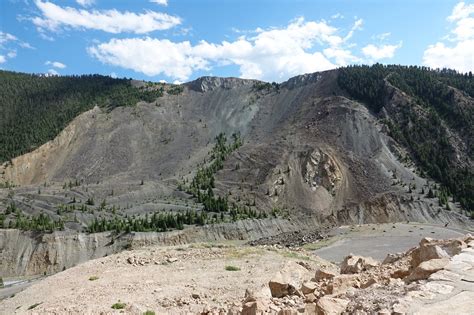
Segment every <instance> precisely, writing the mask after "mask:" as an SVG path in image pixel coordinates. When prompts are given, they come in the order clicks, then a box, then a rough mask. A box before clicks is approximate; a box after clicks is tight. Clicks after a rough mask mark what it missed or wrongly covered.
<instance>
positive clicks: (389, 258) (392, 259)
mask: <svg viewBox="0 0 474 315" xmlns="http://www.w3.org/2000/svg"><path fill="white" fill-rule="evenodd" d="M403 256H404V254H402V253H396V254H390V253H389V254H387V256H386V257H385V259H384V260H383V262H382V264H383V265H386V264H393V263H394V262H396V261H398V260H399V259H400V258H402V257H403Z"/></svg>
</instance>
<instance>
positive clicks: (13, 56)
mask: <svg viewBox="0 0 474 315" xmlns="http://www.w3.org/2000/svg"><path fill="white" fill-rule="evenodd" d="M7 57H8V58H15V57H16V51H15V50H12V51H9V52H8V53H7Z"/></svg>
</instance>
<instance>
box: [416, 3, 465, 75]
mask: <svg viewBox="0 0 474 315" xmlns="http://www.w3.org/2000/svg"><path fill="white" fill-rule="evenodd" d="M447 20H448V21H449V22H451V23H454V24H455V25H454V27H453V29H452V30H451V32H450V34H449V35H448V36H447V38H446V40H445V41H444V42H441V41H439V42H437V43H435V44H431V45H429V46H428V47H427V48H426V50H425V52H424V54H423V64H424V65H426V66H429V67H431V68H454V69H456V70H458V71H461V72H469V71H473V70H474V4H468V5H466V3H464V2H459V3H458V4H457V5H456V6H455V7H454V8H453V11H452V12H451V15H450V16H448V18H447Z"/></svg>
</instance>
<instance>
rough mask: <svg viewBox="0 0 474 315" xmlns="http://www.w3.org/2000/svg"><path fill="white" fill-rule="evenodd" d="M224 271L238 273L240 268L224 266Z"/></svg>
mask: <svg viewBox="0 0 474 315" xmlns="http://www.w3.org/2000/svg"><path fill="white" fill-rule="evenodd" d="M225 270H227V271H240V268H239V267H236V266H225Z"/></svg>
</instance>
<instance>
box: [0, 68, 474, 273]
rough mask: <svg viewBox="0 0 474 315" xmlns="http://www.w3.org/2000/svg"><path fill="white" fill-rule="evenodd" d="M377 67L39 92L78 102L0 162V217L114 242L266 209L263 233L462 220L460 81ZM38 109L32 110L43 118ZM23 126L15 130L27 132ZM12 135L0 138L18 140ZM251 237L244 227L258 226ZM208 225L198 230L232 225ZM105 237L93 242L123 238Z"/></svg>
mask: <svg viewBox="0 0 474 315" xmlns="http://www.w3.org/2000/svg"><path fill="white" fill-rule="evenodd" d="M379 67H381V66H379V65H376V66H374V67H372V68H367V69H366V68H361V69H362V70H360V69H359V68H353V69H352V68H344V69H339V70H333V71H327V72H321V73H314V74H306V75H301V76H297V77H294V78H292V79H290V80H288V81H286V82H283V83H281V84H276V83H272V84H270V83H264V82H260V81H255V80H242V79H236V78H214V77H203V78H199V79H197V80H195V81H193V82H189V83H185V84H183V85H180V86H172V85H166V84H151V83H144V82H137V81H133V82H132V84H131V85H130V86H126V87H124V86H123V84H124V82H123V81H121V82H120V84H119V85H117V86H115V85H114V84H111V83H110V82H109V83H107V84H109V85H112V86H113V88H111V89H106V91H107V93H103V94H100V95H99V94H94V93H95V92H94V93H92V92H90V88H89V87H87V88H84V90H81V91H80V92H77V93H75V94H74V97H72V96H70V95H69V94H67V89H61V90H55V92H54V95H55V97H56V98H57V99H59V100H62V101H61V102H62V104H66V105H64V106H72V105H67V104H76V103H75V102H76V99H77V95H82V94H81V93H86V92H87V93H91V94H90V95H89V94H87V93H86V94H87V95H89V96H88V99H92V100H93V102H92V103H87V106H86V105H85V104H84V105H83V106H82V105H81V106H79V107H74V108H75V109H76V112H77V113H79V112H81V114H79V115H78V116H76V117H75V118H74V119H72V120H71V121H70V122H69V123H68V124H67V126H66V127H65V128H64V129H59V130H58V128H57V127H55V129H54V130H57V135H56V136H55V137H54V139H51V140H50V141H47V142H46V143H43V144H42V145H40V146H39V147H37V148H36V149H33V151H31V152H29V153H26V154H23V155H20V156H17V157H14V158H11V159H10V160H9V161H6V162H5V163H4V164H3V165H2V166H1V167H0V182H1V183H2V187H4V188H2V189H0V213H2V214H1V217H0V219H1V220H0V223H1V224H2V225H3V226H4V227H5V228H11V229H21V230H31V231H33V232H28V233H26V232H25V233H23V237H24V239H25V242H26V240H27V239H29V240H31V241H33V242H35V241H34V240H35V239H36V240H37V239H38V236H37V233H45V232H46V233H49V232H51V231H52V230H65V232H61V231H58V232H55V233H56V234H57V235H62V234H61V233H63V234H68V233H97V232H104V231H110V232H112V233H109V235H112V236H110V237H109V238H111V239H114V238H116V236H115V235H120V234H121V233H124V234H125V235H127V234H128V233H132V232H150V231H154V232H160V233H162V232H165V231H169V230H174V231H173V232H174V233H184V234H186V233H187V232H186V230H187V229H189V228H190V227H191V226H194V227H193V229H194V228H197V229H203V228H202V227H201V226H203V225H204V226H205V227H204V231H206V230H207V229H212V228H210V226H213V225H216V226H219V225H224V226H226V225H228V226H234V227H235V226H238V225H239V223H238V222H241V221H245V222H246V223H245V224H243V225H244V226H246V227H245V229H244V230H239V232H238V233H237V234H234V235H241V237H247V236H248V235H249V234H252V233H248V231H249V230H250V231H251V230H254V229H256V230H258V229H260V227H261V226H270V225H271V224H270V222H272V221H271V220H275V219H277V220H280V221H282V222H283V221H284V222H287V223H284V224H282V225H281V226H283V227H284V228H282V229H271V228H269V229H264V230H267V234H268V235H275V234H278V233H280V232H290V231H291V230H292V229H293V230H298V229H307V228H308V229H309V228H311V227H315V226H316V227H318V228H325V227H330V226H335V225H341V224H349V223H359V224H361V223H375V222H395V221H418V222H436V223H442V224H450V225H451V226H458V227H468V226H471V225H472V224H471V222H470V219H469V218H468V216H469V215H470V214H471V211H472V208H471V206H472V197H473V194H472V183H473V180H472V179H473V176H472V169H473V167H472V166H473V165H472V126H473V124H472V113H473V108H474V107H473V105H474V101H473V98H472V94H471V93H472V78H469V77H465V76H462V75H458V74H452V73H451V74H449V73H448V74H446V73H441V72H439V73H438V72H434V71H430V70H426V69H418V68H417V70H416V71H414V70H413V69H408V68H407V69H405V70H404V69H403V68H400V67H395V66H393V67H392V68H390V67H382V69H381V70H380V68H379ZM364 71H365V72H364ZM413 71H414V72H413ZM417 71H418V72H417ZM412 72H413V73H415V74H413V73H412ZM420 73H421V74H420ZM419 76H421V79H420V78H419ZM86 79H87V78H86ZM35 80H36V79H35ZM100 82H102V81H100ZM106 82H108V81H106ZM420 82H421V83H422V84H421V83H420ZM426 82H431V83H430V84H431V85H430V84H428V85H426V84H427V83H426ZM418 83H420V84H419V85H417V84H418ZM51 84H52V86H56V85H55V84H54V83H51ZM410 84H413V85H410ZM440 85H441V86H442V87H443V89H441V90H443V91H444V89H448V92H449V91H450V92H449V93H448V92H447V94H446V95H444V94H443V95H442V96H443V97H441V96H439V95H436V94H433V93H434V92H432V90H433V89H431V88H426V86H428V87H431V86H434V87H435V88H434V90H436V91H437V90H440ZM47 86H48V87H49V85H47ZM415 87H416V88H415ZM48 89H49V88H48ZM65 91H66V92H65ZM117 91H121V92H120V93H118V92H117ZM137 91H138V92H137ZM43 92H44V91H43ZM43 92H42V93H43ZM38 93H40V92H37V94H38ZM44 93H46V92H44ZM61 93H66V94H64V95H63V94H61ZM114 93H115V94H117V93H118V94H119V95H121V97H120V99H119V100H118V101H117V100H116V98H113V97H111V96H110V95H112V96H113V95H115V94H114ZM430 93H431V94H430ZM426 95H429V97H428V96H426ZM27 99H28V106H30V107H31V106H33V105H34V102H33V100H32V99H30V98H27ZM111 99H112V100H116V102H112V101H111ZM39 101H41V102H43V103H44V102H46V101H43V99H42V98H39ZM47 101H48V103H47V104H49V105H48V106H53V105H54V104H56V103H55V101H54V99H53V100H49V99H47ZM127 102H128V103H127ZM137 102H138V103H137ZM43 103H41V104H43ZM51 104H53V105H51ZM81 104H82V103H81ZM95 105H97V106H95ZM21 106H22V104H16V105H12V107H9V108H10V110H9V111H8V112H9V115H8V116H6V117H8V119H13V118H15V117H17V116H15V114H14V113H15V111H13V110H11V108H16V109H18V108H20V109H21V108H22V107H21ZM74 106H76V105H74ZM17 107H18V108H17ZM48 108H50V107H48ZM51 108H53V109H52V110H50V111H48V115H47V116H45V117H52V116H51V113H52V112H53V113H54V110H55V108H56V107H54V106H53V107H51ZM24 111H25V109H23V110H17V111H16V113H22V112H24ZM12 113H13V114H12ZM41 115H42V114H41V112H39V113H38V114H37V115H36V116H38V117H42V116H41ZM53 116H54V115H53ZM12 117H13V118H12ZM61 117H62V116H61ZM65 117H66V116H65ZM68 117H69V116H68ZM31 119H33V118H31ZM11 121H14V120H11ZM66 121H68V120H67V119H63V120H61V123H64V122H66ZM7 125H8V124H3V125H2V126H7ZM41 126H42V127H41V128H43V127H44V126H43V125H41ZM44 128H46V129H47V128H49V127H47V126H46V127H44ZM42 130H43V129H42ZM47 130H49V129H47ZM54 130H53V133H54ZM48 132H49V131H48ZM24 134H25V135H26V134H27V135H29V136H28V139H30V137H33V136H32V135H34V130H33V131H32V130H25V131H24ZM45 134H50V133H46V132H45ZM41 139H43V138H41ZM2 141H3V140H2ZM18 141H19V142H18V143H17V142H14V143H13V144H12V146H13V145H14V147H15V148H16V149H15V150H24V149H21V148H24V147H23V146H21V145H22V143H23V142H21V140H18ZM28 143H29V145H32V146H34V145H35V144H36V145H39V144H41V143H36V142H31V143H30V142H28ZM12 150H13V149H12ZM8 152H10V151H8ZM8 152H7V153H8ZM11 152H16V151H11ZM7 153H5V154H4V155H5V156H9V155H8V154H10V153H8V154H7ZM196 226H197V227H196ZM241 226H242V224H241ZM182 229H184V230H182ZM181 230H182V231H181ZM231 230H232V228H231ZM2 233H3V235H9V234H8V233H17V232H14V231H13V230H8V229H7V230H5V231H2ZM257 234H258V235H257ZM257 234H255V235H254V237H253V238H258V237H263V236H268V235H264V234H265V233H257ZM165 235H166V234H165ZM217 235H218V236H216V234H213V233H210V234H209V237H210V238H232V237H233V236H230V235H223V234H222V233H220V234H219V233H218V234H217ZM242 235H245V236H242ZM80 237H86V238H89V237H91V236H90V235H85V236H84V235H81V236H80ZM94 237H95V236H92V238H94ZM158 238H159V237H158ZM251 238H252V237H251ZM13 239H14V238H12V237H9V236H4V237H3V239H1V240H0V241H3V242H4V244H5V243H8V242H10V241H13ZM51 239H54V238H51ZM58 239H61V237H59V238H56V240H58ZM48 242H49V243H48V244H49V245H48V246H50V248H58V250H57V253H58V254H57V255H58V256H61V257H66V258H64V259H63V258H61V259H59V260H57V261H63V263H61V264H59V265H58V266H57V267H55V268H54V270H55V271H57V270H58V268H62V267H68V266H71V265H72V264H75V263H77V262H78V261H83V260H85V259H87V257H89V258H91V257H97V256H94V255H92V254H90V251H89V249H87V250H86V252H87V253H88V254H84V255H82V256H80V257H81V258H80V259H79V258H77V257H76V256H75V257H74V258H70V261H68V259H69V258H67V257H69V256H70V255H68V254H66V253H67V252H68V250H63V249H62V248H63V247H62V246H56V245H53V244H54V242H56V241H51V240H50V241H48ZM104 243H105V244H104V245H103V246H110V245H107V244H109V242H106V241H104ZM48 246H46V247H48ZM101 246H102V245H101ZM27 247H28V246H26V247H20V248H27ZM112 247H113V250H112V249H111V250H100V251H98V253H110V252H114V251H119V250H121V249H123V247H122V246H115V247H117V248H115V247H114V246H112ZM5 248H10V249H11V248H14V246H11V245H4V246H3V250H2V253H1V255H2V257H6V256H5V255H12V252H11V251H9V250H5ZM33 248H35V250H36V249H37V248H38V247H36V246H34V247H33ZM43 248H44V247H43ZM46 252H47V251H46ZM22 254H25V255H26V257H27V258H25V256H22ZM17 255H20V256H17ZM34 255H35V254H34V250H33V251H30V250H27V251H24V252H23V253H21V252H20V251H16V252H15V253H14V254H13V257H23V258H22V259H23V260H24V261H25V262H26V265H28V264H29V263H28V261H29V260H30V257H33V256H34ZM3 259H4V258H2V260H3ZM15 259H17V258H15ZM18 259H19V258H18ZM21 270H23V271H22V272H25V270H35V272H38V271H46V270H49V269H47V267H42V268H40V269H35V268H29V267H25V268H23V267H22V268H21Z"/></svg>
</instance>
